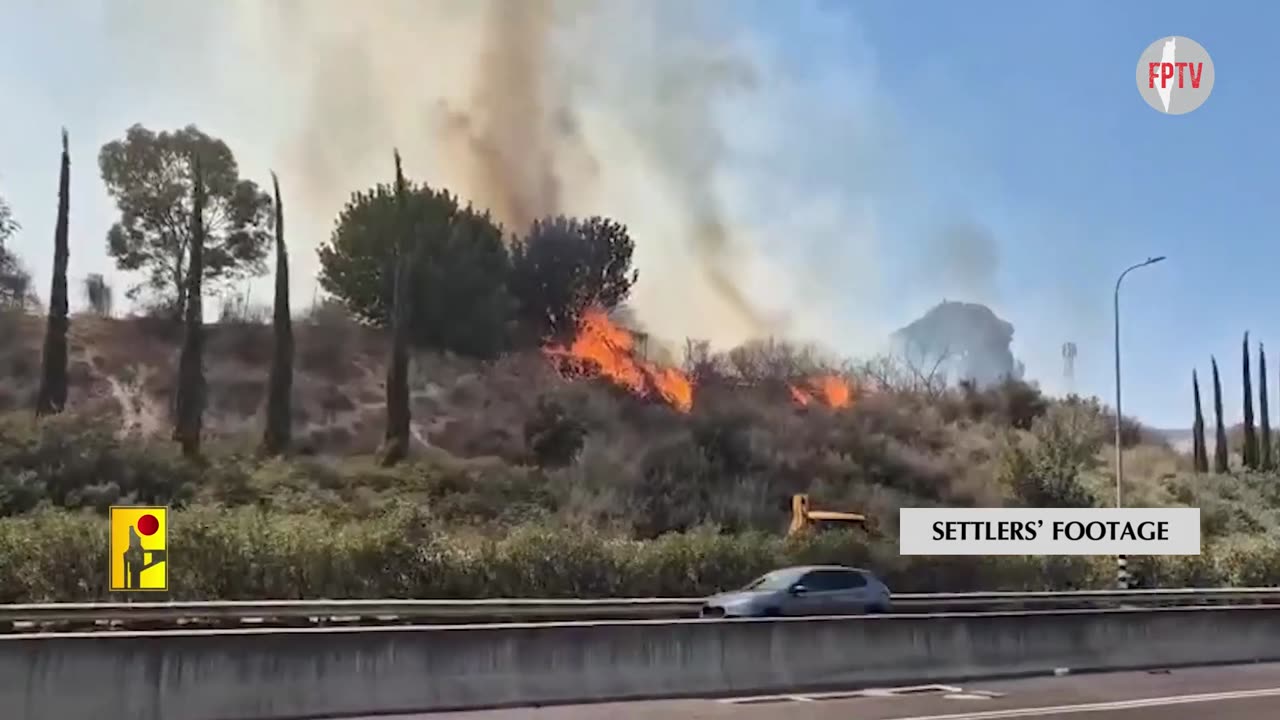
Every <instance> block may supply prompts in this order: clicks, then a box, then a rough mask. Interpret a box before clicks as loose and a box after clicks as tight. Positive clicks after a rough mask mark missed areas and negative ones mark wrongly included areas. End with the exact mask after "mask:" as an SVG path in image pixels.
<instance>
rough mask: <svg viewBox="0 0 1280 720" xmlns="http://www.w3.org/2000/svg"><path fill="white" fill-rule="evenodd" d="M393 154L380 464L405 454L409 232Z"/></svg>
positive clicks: (403, 189)
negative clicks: (393, 235) (393, 237)
mask: <svg viewBox="0 0 1280 720" xmlns="http://www.w3.org/2000/svg"><path fill="white" fill-rule="evenodd" d="M395 158H396V186H395V191H396V205H397V214H398V217H397V229H396V231H397V233H398V234H399V237H398V238H397V248H396V253H395V261H394V262H395V265H394V272H393V278H394V279H393V281H392V295H391V297H392V301H391V352H390V357H389V358H388V360H387V430H386V438H385V443H384V446H383V452H382V464H383V465H386V466H390V465H395V464H396V463H398V462H400V461H401V460H403V459H404V458H405V457H406V456H407V455H408V454H409V423H410V420H411V418H410V414H409V413H410V410H409V350H408V330H409V327H408V325H409V323H408V317H407V315H408V309H409V303H408V289H409V288H408V282H407V277H408V267H409V263H408V262H407V260H408V259H407V258H406V257H405V254H406V252H407V251H408V247H409V239H410V237H411V236H412V228H411V227H410V225H409V217H408V213H407V212H406V201H407V189H406V187H405V180H404V173H403V171H402V170H401V168H400V151H399V150H397V151H396V153H395Z"/></svg>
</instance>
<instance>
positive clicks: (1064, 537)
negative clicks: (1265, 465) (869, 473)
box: [898, 508, 1200, 555]
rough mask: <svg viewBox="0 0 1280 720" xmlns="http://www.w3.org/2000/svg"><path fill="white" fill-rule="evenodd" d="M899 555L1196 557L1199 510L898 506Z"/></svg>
mask: <svg viewBox="0 0 1280 720" xmlns="http://www.w3.org/2000/svg"><path fill="white" fill-rule="evenodd" d="M898 551H899V553H900V554H902V555H1199V554H1200V509H1199V508H1124V509H1119V510H1117V509H1114V508H1080V509H1077V508H902V510H901V511H900V515H899V518H898Z"/></svg>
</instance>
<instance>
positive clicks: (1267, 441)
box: [1258, 343, 1273, 470]
mask: <svg viewBox="0 0 1280 720" xmlns="http://www.w3.org/2000/svg"><path fill="white" fill-rule="evenodd" d="M1258 414H1259V415H1261V416H1262V418H1261V421H1262V441H1261V445H1262V463H1261V467H1262V469H1263V470H1270V469H1271V468H1272V467H1273V466H1272V462H1271V410H1270V408H1269V407H1268V403H1267V353H1266V351H1265V350H1263V349H1262V343H1258Z"/></svg>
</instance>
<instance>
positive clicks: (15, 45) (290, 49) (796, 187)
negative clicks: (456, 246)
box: [0, 0, 1280, 426]
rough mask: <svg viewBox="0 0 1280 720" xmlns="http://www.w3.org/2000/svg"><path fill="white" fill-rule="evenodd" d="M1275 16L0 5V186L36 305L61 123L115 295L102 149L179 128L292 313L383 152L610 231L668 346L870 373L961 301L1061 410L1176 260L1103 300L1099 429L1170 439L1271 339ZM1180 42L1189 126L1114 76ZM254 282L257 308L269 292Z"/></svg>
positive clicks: (1043, 6) (917, 9)
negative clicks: (265, 235)
mask: <svg viewBox="0 0 1280 720" xmlns="http://www.w3.org/2000/svg"><path fill="white" fill-rule="evenodd" d="M960 5H963V8H961V7H960ZM1277 15H1280V12H1277V10H1275V9H1273V8H1271V7H1270V6H1267V5H1261V4H1259V5H1255V6H1251V7H1250V8H1248V9H1246V8H1245V7H1244V6H1243V5H1241V6H1235V7H1234V8H1221V7H1218V8H1215V9H1213V10H1209V9H1208V8H1207V6H1201V5H1200V4H1196V3H1189V2H1188V3H1176V2H1175V3H1169V2H1160V3H1155V2H1141V3H1139V2H1133V3H1123V4H1119V3H1113V4H1108V3H1103V2H1101V1H1096V2H1081V3H1069V4H1063V3H1025V4H1017V3H1008V2H999V1H997V0H989V1H988V2H982V3H963V4H956V3H949V2H943V1H942V0H931V1H929V2H900V3H885V2H869V1H868V2H852V1H850V2H836V1H835V0H828V1H824V0H812V1H806V2H802V1H800V0H794V1H788V2H781V1H777V2H774V1H771V0H698V2H685V1H683V0H487V1H482V0H371V2H368V3H355V2H348V1H347V0H224V1H223V2H200V1H197V0H177V1H174V0H51V1H50V2H45V3H28V2H22V1H21V0H0V28H4V37H5V39H4V41H3V42H0V195H3V196H4V197H6V198H7V199H8V200H9V202H10V204H11V205H12V207H13V210H14V213H15V215H16V216H17V219H18V220H19V221H20V222H21V223H22V224H23V230H22V232H21V233H20V234H19V236H18V237H17V239H16V241H15V242H14V243H13V247H14V249H15V250H16V251H17V252H18V253H19V254H20V255H21V256H22V258H23V259H24V261H25V262H26V264H27V266H28V267H29V268H30V269H32V271H33V272H34V274H35V275H36V278H37V281H38V282H39V285H40V287H41V289H42V290H43V289H44V288H45V287H46V286H47V283H48V281H47V278H48V273H49V269H50V266H51V256H52V252H51V249H50V247H49V246H50V242H51V238H52V232H53V215H54V210H55V195H56V187H57V178H56V173H57V157H58V152H59V149H60V148H59V135H58V133H59V129H60V127H61V126H63V125H65V126H66V127H67V128H68V130H69V131H70V135H71V152H72V170H73V181H72V199H71V206H72V218H71V233H72V255H71V272H72V275H73V279H78V278H83V277H84V276H85V275H86V274H88V273H91V272H104V273H107V274H108V275H109V276H110V277H112V279H113V280H114V282H115V284H116V286H117V291H118V292H119V293H122V292H123V290H124V289H125V287H127V286H128V285H129V284H130V283H132V282H136V281H137V278H134V277H130V276H128V275H124V274H120V273H114V272H113V269H112V266H111V263H110V261H109V259H108V258H107V256H106V252H105V234H106V230H107V228H108V227H109V226H110V224H111V222H112V221H113V220H114V219H115V213H114V209H113V207H112V205H111V203H110V201H109V200H108V198H107V197H106V194H105V191H104V190H103V187H102V183H101V181H100V179H99V176H98V172H97V151H98V148H100V147H101V145H102V144H103V143H105V142H108V141H110V140H112V139H114V138H117V137H120V136H121V135H123V132H124V130H125V129H126V128H127V127H128V126H129V125H131V124H133V123H135V122H141V123H143V124H145V125H147V126H148V127H151V128H153V129H173V128H176V127H180V126H182V125H186V124H188V123H195V124H197V125H198V126H199V127H200V128H201V129H203V130H205V131H206V132H209V133H211V134H213V135H215V136H218V137H221V138H222V139H224V140H226V141H227V142H228V144H229V145H230V146H231V147H232V149H233V150H234V152H235V153H236V155H237V158H238V159H239V160H240V165H241V169H242V172H243V173H244V174H245V175H246V176H248V177H251V178H254V179H256V180H258V181H259V182H260V183H262V184H264V185H265V184H267V182H268V181H269V172H270V171H271V170H275V171H276V172H278V173H279V175H280V180H281V186H282V191H283V195H284V202H285V207H286V212H287V215H288V217H287V220H288V226H289V242H290V246H291V250H292V256H293V263H294V266H295V267H296V268H297V270H296V271H295V273H293V278H294V283H295V284H294V287H293V294H294V303H295V306H299V307H300V306H305V305H307V304H308V303H309V302H310V301H311V299H312V298H313V296H314V293H315V292H316V291H315V282H314V275H315V271H316V269H317V268H316V260H315V252H314V248H315V247H316V246H317V245H318V244H319V243H320V242H322V241H323V240H324V239H325V238H326V237H327V235H328V233H329V232H330V230H331V229H332V224H333V219H334V217H335V216H336V214H337V212H338V211H339V209H340V208H341V206H342V203H343V202H344V201H345V200H346V198H347V197H348V196H349V194H350V193H351V192H353V191H356V190H360V189H363V188H366V187H368V186H370V185H372V184H373V183H375V182H379V181H385V180H387V179H388V178H389V177H390V175H391V172H392V163H391V151H392V148H395V147H398V148H399V149H400V150H401V152H402V154H403V155H404V162H405V168H406V171H407V172H408V173H409V174H410V175H411V176H412V177H413V178H414V179H417V180H423V181H427V182H429V183H431V184H434V185H440V186H445V187H448V188H450V189H452V190H454V191H456V192H458V193H460V194H461V195H462V196H463V197H464V198H466V199H469V200H471V201H473V202H475V203H476V204H477V205H481V206H484V207H488V208H490V209H492V211H493V212H494V213H495V214H496V216H497V217H498V218H499V219H501V220H502V221H503V222H504V223H505V224H506V225H508V227H510V228H511V229H513V230H516V229H522V228H523V227H524V226H526V225H527V224H528V222H529V221H530V220H531V219H532V218H534V217H538V216H540V215H545V214H548V213H557V212H563V213H567V214H575V215H581V214H593V213H602V214H607V215H610V216H613V217H615V218H616V219H618V220H620V221H622V222H624V223H626V224H627V225H628V226H629V228H630V229H631V232H632V235H633V237H635V239H636V242H637V255H636V262H637V266H638V268H639V270H640V283H639V285H638V287H637V289H636V292H635V295H634V305H635V309H636V310H637V312H638V315H639V316H640V319H641V321H642V322H643V323H644V325H646V326H647V328H648V329H650V330H651V331H652V332H654V333H655V334H657V335H659V336H663V337H667V338H670V339H672V340H677V341H678V340H679V339H681V338H683V337H686V336H691V337H699V338H708V339H711V340H712V341H713V342H715V343H716V344H718V345H721V346H724V345H728V344H730V343H734V342H737V341H740V340H742V339H745V338H747V337H751V336H759V335H764V334H775V335H783V336H790V337H793V338H797V339H803V340H819V341H821V342H823V343H825V344H826V345H828V346H830V347H832V348H833V349H835V350H837V351H840V352H843V353H845V354H850V355H864V354H867V353H869V352H872V351H874V350H876V349H878V348H879V346H880V343H881V342H882V341H883V340H884V339H885V338H886V337H887V335H888V334H889V332H891V331H892V330H893V329H895V328H897V327H900V326H902V325H904V324H906V323H907V322H909V321H911V320H912V319H914V318H916V317H918V316H920V315H921V314H922V313H923V312H924V311H925V310H926V309H928V308H929V307H931V306H932V305H934V304H936V303H937V302H939V301H940V300H943V299H944V298H945V299H950V300H964V301H976V302H985V303H988V304H990V305H991V306H992V308H993V309H995V310H996V312H997V313H998V314H999V315H1000V316H1001V317H1002V318H1004V319H1006V320H1008V321H1010V322H1011V323H1013V325H1014V327H1015V335H1014V351H1015V354H1017V355H1018V357H1019V358H1020V359H1022V360H1024V361H1025V362H1026V365H1027V374H1028V375H1029V376H1030V377H1032V378H1035V379H1038V380H1039V381H1040V382H1041V383H1042V384H1043V385H1045V386H1046V387H1047V388H1048V389H1050V390H1052V391H1062V390H1064V389H1065V388H1066V385H1065V381H1064V379H1063V368H1062V364H1063V363H1062V356H1061V347H1062V344H1063V343H1064V342H1066V341H1074V342H1075V343H1076V344H1077V346H1078V347H1079V356H1078V357H1077V359H1076V380H1075V389H1076V390H1078V391H1081V392H1085V393H1091V394H1095V393H1096V394H1099V395H1102V396H1103V397H1105V398H1107V399H1108V400H1110V398H1111V397H1112V393H1113V386H1112V380H1111V374H1110V373H1111V361H1112V358H1111V289H1112V284H1113V283H1114V278H1115V275H1116V274H1117V273H1118V272H1119V271H1120V270H1122V269H1123V268H1124V267H1125V266H1127V265H1129V264H1131V263H1133V262H1137V261H1139V260H1141V259H1143V258H1145V257H1146V256H1148V255H1152V254H1168V255H1169V256H1170V260H1169V261H1167V262H1165V263H1163V264H1161V265H1159V266H1156V267H1153V268H1148V269H1144V270H1142V271H1141V272H1140V273H1135V274H1133V275H1131V276H1130V278H1129V279H1128V280H1126V285H1125V292H1124V301H1125V314H1124V320H1125V323H1126V325H1125V333H1126V334H1125V338H1124V340H1125V342H1124V348H1125V370H1126V402H1125V410H1126V411H1127V412H1130V413H1133V414H1137V415H1138V416H1140V417H1142V418H1143V419H1145V420H1147V421H1149V422H1152V423H1155V424H1157V425H1167V426H1185V425H1188V424H1189V414H1190V402H1189V401H1190V398H1189V397H1187V395H1189V392H1188V386H1189V374H1190V370H1191V368H1192V367H1200V368H1201V369H1202V370H1203V369H1204V368H1206V367H1207V362H1208V355H1209V354H1210V353H1216V354H1217V355H1218V357H1219V360H1220V362H1221V363H1222V365H1223V366H1224V368H1229V369H1232V370H1234V368H1236V367H1238V365H1237V363H1238V352H1239V342H1240V339H1239V338H1240V334H1241V333H1242V332H1243V331H1244V330H1245V329H1249V330H1252V331H1253V336H1254V337H1256V338H1258V339H1261V340H1263V341H1264V342H1265V341H1267V340H1268V339H1271V338H1273V337H1274V338H1276V339H1275V340H1274V342H1276V343H1277V345H1276V347H1277V348H1280V332H1276V331H1272V330H1270V328H1271V326H1272V325H1274V324H1276V323H1277V320H1276V319H1277V318H1280V301H1277V299H1276V298H1275V297H1274V295H1273V294H1272V293H1271V292H1270V288H1271V287H1272V286H1273V284H1274V283H1272V282H1271V279H1272V278H1274V277H1276V273H1277V272H1280V270H1278V268H1280V244H1277V243H1274V242H1271V241H1270V240H1269V239H1268V238H1269V233H1268V230H1269V229H1270V228H1272V227H1274V226H1275V224H1276V223H1275V222H1274V217H1273V216H1274V212H1273V211H1272V210H1271V208H1274V207H1276V203H1275V202H1274V200H1272V199H1270V197H1269V194H1268V193H1267V190H1269V189H1272V188H1277V187H1280V182H1277V181H1278V180H1280V178H1277V177H1276V175H1277V174H1278V173H1280V170H1277V168H1280V162H1277V160H1280V157H1277V155H1280V150H1278V146H1277V143H1276V142H1275V141H1274V139H1273V130H1272V129H1271V127H1272V124H1273V123H1272V118H1273V117H1274V113H1273V111H1274V110H1275V107H1274V105H1275V104H1276V103H1277V102H1280V101H1277V100H1276V99H1273V97H1272V95H1273V94H1267V93H1260V92H1258V91H1257V90H1256V88H1259V87H1263V86H1264V85H1263V84H1262V83H1261V76H1260V75H1259V73H1260V72H1261V68H1263V67H1266V61H1267V57H1266V56H1265V53H1266V52H1267V48H1269V47H1271V46H1272V44H1273V43H1272V38H1270V37H1269V36H1268V35H1267V32H1268V30H1267V28H1270V27H1274V23H1272V22H1270V21H1272V20H1275V19H1277V18H1276V17H1274V16H1277ZM1262 16H1273V17H1262ZM1171 32H1176V33H1180V34H1186V35H1189V36H1190V37H1192V38H1194V39H1196V40H1197V41H1199V42H1200V43H1201V44H1203V45H1204V46H1205V47H1206V48H1207V49H1208V50H1209V52H1210V53H1211V55H1212V56H1213V58H1214V61H1215V63H1216V71H1217V84H1216V86H1215V88H1214V93H1213V96H1212V97H1211V98H1210V99H1209V101H1208V102H1207V103H1206V104H1205V106H1204V107H1202V108H1201V109H1200V110H1198V111H1196V112H1194V113H1192V114H1191V115H1188V116H1182V117H1170V116H1162V115H1160V114H1158V113H1155V112H1154V111H1152V110H1151V109H1150V108H1148V107H1147V106H1146V105H1145V104H1144V103H1143V102H1142V101H1141V99H1140V97H1139V95H1138V93H1137V91H1136V88H1135V87H1134V85H1133V83H1134V79H1133V78H1134V74H1133V71H1134V67H1135V64H1136V62H1137V58H1138V56H1139V55H1140V54H1141V52H1142V50H1143V49H1144V48H1145V47H1146V46H1147V45H1148V44H1149V43H1151V42H1153V41H1154V40H1156V39H1157V38H1159V37H1160V36H1161V35H1164V34H1168V33H1171ZM269 289H270V279H269V278H259V279H257V280H255V281H253V283H252V284H251V285H250V290H251V292H252V293H253V294H254V295H255V296H256V297H258V298H260V299H262V300H266V299H267V296H268V294H269ZM76 300H78V298H76ZM210 304H212V305H214V306H216V302H215V303H210ZM73 307H74V305H73ZM1278 352H1280V351H1278ZM1272 365H1273V367H1275V366H1280V359H1277V360H1274V361H1273V363H1272ZM1237 374H1238V373H1236V372H1228V373H1227V375H1226V377H1224V386H1225V390H1226V391H1227V392H1228V393H1229V397H1231V396H1233V394H1234V393H1236V392H1237V388H1238V386H1239V383H1238V378H1237V377H1236V375H1237ZM1271 386H1272V388H1276V387H1280V380H1277V381H1275V382H1272V383H1271ZM1228 405H1229V407H1231V408H1232V409H1233V410H1234V409H1235V408H1237V407H1238V403H1228ZM1273 406H1280V404H1277V403H1275V402H1273ZM1229 414H1230V413H1229Z"/></svg>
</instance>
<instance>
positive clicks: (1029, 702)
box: [359, 663, 1280, 720]
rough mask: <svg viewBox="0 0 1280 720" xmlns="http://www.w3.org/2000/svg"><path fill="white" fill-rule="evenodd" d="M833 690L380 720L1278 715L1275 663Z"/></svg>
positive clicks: (1139, 719) (1052, 719)
mask: <svg viewBox="0 0 1280 720" xmlns="http://www.w3.org/2000/svg"><path fill="white" fill-rule="evenodd" d="M830 695H835V697H826V698H824V697H823V696H822V695H821V694H815V695H811V696H800V697H798V698H795V699H783V698H777V697H775V698H763V699H760V701H754V702H753V701H752V700H753V699H751V698H727V699H696V700H674V701H671V700H668V701H658V702H642V703H609V704H595V705H575V706H563V707H544V708H519V709H512V710H491V711H473V712H459V713H428V714H419V715H391V716H387V715H383V716H379V717H378V718H377V719H376V720H597V719H598V718H626V720H1013V719H1015V718H1034V719H1035V720H1068V718H1070V720H1202V719H1203V718H1206V717H1213V718H1216V719H1217V720H1275V718H1278V717H1280V663H1276V664H1257V665H1238V666H1223V667H1212V668H1192V669H1179V670H1169V671H1157V672H1125V673H1109V674H1095V675H1065V676H1062V677H1051V676H1046V677H1037V678H1030V679H1022V680H1008V681H996V682H970V683H959V684H954V685H951V686H949V687H948V686H935V687H933V688H927V687H921V688H919V689H917V690H915V691H914V692H913V691H911V690H909V689H908V690H907V691H905V692H902V691H899V694H897V695H894V694H893V693H892V692H889V693H885V692H883V691H881V692H879V693H877V692H876V691H872V692H871V693H867V694H864V695H862V696H855V697H847V695H848V693H844V694H841V693H832V694H830ZM841 695H844V697H841ZM877 695H879V696H877ZM744 701H745V702H744ZM359 720H375V719H374V718H360V719H359Z"/></svg>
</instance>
